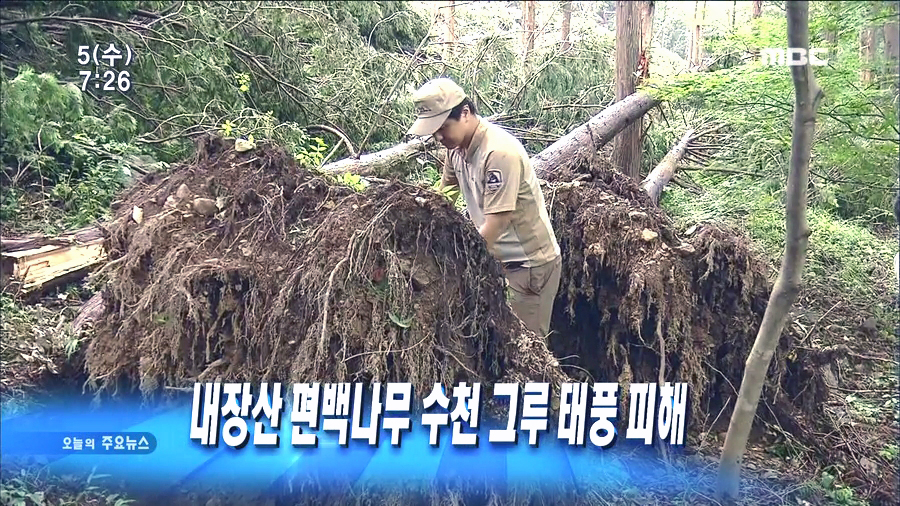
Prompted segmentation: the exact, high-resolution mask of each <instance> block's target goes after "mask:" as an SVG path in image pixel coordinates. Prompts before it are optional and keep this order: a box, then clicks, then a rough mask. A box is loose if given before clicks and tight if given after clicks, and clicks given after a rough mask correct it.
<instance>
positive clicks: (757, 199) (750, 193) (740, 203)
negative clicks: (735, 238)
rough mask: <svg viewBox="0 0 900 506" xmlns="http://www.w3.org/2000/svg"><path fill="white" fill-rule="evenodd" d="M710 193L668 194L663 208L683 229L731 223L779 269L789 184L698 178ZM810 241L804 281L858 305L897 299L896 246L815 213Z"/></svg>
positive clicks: (855, 225) (712, 176)
mask: <svg viewBox="0 0 900 506" xmlns="http://www.w3.org/2000/svg"><path fill="white" fill-rule="evenodd" d="M693 177H694V179H695V180H696V181H697V182H698V183H699V184H700V185H702V186H703V187H704V188H705V192H704V193H703V194H702V195H699V196H698V195H692V194H690V193H688V192H687V191H686V190H684V189H681V188H677V187H673V188H669V189H667V190H666V191H665V192H664V193H663V198H662V201H661V203H662V205H663V206H664V207H665V208H666V210H667V211H669V212H670V213H671V214H672V215H673V216H674V217H675V218H676V220H677V221H678V223H679V225H680V226H682V227H687V226H690V225H692V224H694V223H697V222H699V221H707V220H712V221H725V222H728V223H731V224H734V225H737V226H739V227H740V228H743V229H745V230H747V232H748V234H749V235H750V237H751V238H752V239H753V240H754V242H755V243H756V244H757V245H758V246H759V248H760V250H761V252H763V253H764V254H765V255H766V256H768V258H769V259H770V261H771V262H772V265H776V266H777V265H778V263H779V262H780V259H781V255H782V252H783V249H784V234H785V228H784V227H785V221H784V204H783V198H784V181H783V180H776V179H770V180H758V179H756V180H755V179H752V178H747V177H733V176H732V177H728V176H726V175H722V174H695V175H694V176H693ZM808 220H809V225H810V228H811V230H812V235H811V236H810V239H809V249H808V254H807V263H806V266H805V271H804V273H803V277H804V280H805V281H806V282H808V283H811V284H814V285H815V286H823V287H829V290H832V291H836V292H839V293H842V294H843V295H844V296H847V297H850V298H852V299H853V300H860V301H874V300H883V299H884V297H885V294H886V293H895V292H896V286H895V285H893V286H892V283H894V282H893V281H891V277H889V276H887V275H886V271H887V270H888V269H889V268H890V266H891V263H892V261H893V254H894V253H895V252H896V242H895V241H892V240H889V239H883V238H879V237H878V236H876V235H875V234H873V233H872V232H871V231H870V230H869V229H868V228H866V226H865V225H864V224H862V223H853V222H849V221H847V220H844V219H841V218H839V217H836V216H835V215H834V214H833V213H831V212H829V211H827V210H824V209H820V208H812V209H810V210H809V213H808Z"/></svg>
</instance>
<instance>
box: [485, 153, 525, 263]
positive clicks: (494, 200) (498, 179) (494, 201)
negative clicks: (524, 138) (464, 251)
mask: <svg viewBox="0 0 900 506" xmlns="http://www.w3.org/2000/svg"><path fill="white" fill-rule="evenodd" d="M484 178H485V179H484V224H483V225H482V226H481V228H480V229H479V230H478V232H479V233H480V234H481V236H482V237H484V240H485V242H486V243H487V246H488V251H493V248H494V244H495V243H496V242H497V239H499V238H500V235H501V234H503V232H504V231H505V230H506V229H507V227H509V224H510V222H511V221H512V213H513V211H515V209H516V199H517V198H518V195H519V184H520V183H521V181H522V160H521V159H520V158H519V157H518V156H517V155H514V154H507V153H502V152H496V151H495V152H493V153H491V154H490V156H488V159H487V161H486V163H485V170H484Z"/></svg>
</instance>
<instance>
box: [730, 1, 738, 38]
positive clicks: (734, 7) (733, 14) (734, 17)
mask: <svg viewBox="0 0 900 506" xmlns="http://www.w3.org/2000/svg"><path fill="white" fill-rule="evenodd" d="M736 21H737V0H734V1H733V2H731V31H732V32H733V31H734V26H735V24H736V23H735V22H736Z"/></svg>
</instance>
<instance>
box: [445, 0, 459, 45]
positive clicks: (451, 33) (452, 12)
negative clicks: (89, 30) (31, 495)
mask: <svg viewBox="0 0 900 506" xmlns="http://www.w3.org/2000/svg"><path fill="white" fill-rule="evenodd" d="M447 4H448V6H447V9H446V11H447V12H446V14H445V15H446V21H447V24H446V27H447V32H446V33H447V35H446V38H447V43H448V44H447V52H448V53H449V54H451V55H452V54H453V52H454V51H455V50H456V1H455V0H450V1H449V2H447Z"/></svg>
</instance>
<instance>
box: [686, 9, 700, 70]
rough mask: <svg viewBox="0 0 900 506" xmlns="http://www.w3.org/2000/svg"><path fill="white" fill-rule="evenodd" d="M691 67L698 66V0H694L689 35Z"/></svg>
mask: <svg viewBox="0 0 900 506" xmlns="http://www.w3.org/2000/svg"><path fill="white" fill-rule="evenodd" d="M688 63H689V64H690V67H691V69H697V68H699V66H700V1H699V0H694V31H693V35H692V37H691V54H690V56H689V57H688Z"/></svg>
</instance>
